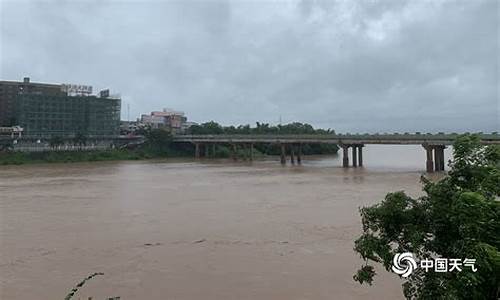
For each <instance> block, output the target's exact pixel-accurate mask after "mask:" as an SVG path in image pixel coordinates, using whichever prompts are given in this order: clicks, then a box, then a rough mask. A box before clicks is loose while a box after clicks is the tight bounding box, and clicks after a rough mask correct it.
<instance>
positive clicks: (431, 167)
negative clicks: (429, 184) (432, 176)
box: [422, 145, 434, 173]
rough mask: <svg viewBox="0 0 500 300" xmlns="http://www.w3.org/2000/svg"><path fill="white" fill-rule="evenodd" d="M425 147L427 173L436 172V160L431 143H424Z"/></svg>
mask: <svg viewBox="0 0 500 300" xmlns="http://www.w3.org/2000/svg"><path fill="white" fill-rule="evenodd" d="M422 146H423V147H424V149H425V152H426V155H427V161H426V163H425V165H426V170H427V173H432V172H434V162H433V161H432V147H431V146H429V145H422Z"/></svg>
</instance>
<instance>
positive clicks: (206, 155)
mask: <svg viewBox="0 0 500 300" xmlns="http://www.w3.org/2000/svg"><path fill="white" fill-rule="evenodd" d="M203 148H205V158H208V155H209V154H208V144H203Z"/></svg>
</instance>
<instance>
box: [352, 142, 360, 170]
mask: <svg viewBox="0 0 500 300" xmlns="http://www.w3.org/2000/svg"><path fill="white" fill-rule="evenodd" d="M351 148H352V166H353V167H355V168H357V167H358V155H357V148H358V146H356V145H352V146H351Z"/></svg>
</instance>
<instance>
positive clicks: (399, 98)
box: [0, 0, 500, 132]
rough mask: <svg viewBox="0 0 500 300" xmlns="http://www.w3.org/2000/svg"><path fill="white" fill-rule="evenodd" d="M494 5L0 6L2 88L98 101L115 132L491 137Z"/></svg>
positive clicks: (495, 88) (156, 1) (494, 120)
mask: <svg viewBox="0 0 500 300" xmlns="http://www.w3.org/2000/svg"><path fill="white" fill-rule="evenodd" d="M103 2H104V3H103ZM499 2H500V1H497V0H484V1H482V0H461V1H420V0H419V1H403V0H382V1H368V0H366V1H332V0H330V1H273V2H271V1H258V2H250V1H203V2H201V1H198V2H193V1H160V0H150V1H101V0H99V1H83V0H80V1H25V0H16V1H13V0H0V20H1V21H0V22H1V27H0V44H1V47H0V79H3V80H22V77H24V76H29V77H31V80H32V81H36V82H56V83H79V84H89V85H93V86H94V90H96V89H100V88H110V89H111V90H112V92H118V93H120V94H121V96H122V117H123V118H124V119H126V118H127V104H129V105H130V116H131V118H135V117H137V116H139V115H140V114H141V113H149V112H150V111H152V110H160V109H161V108H163V107H168V108H173V109H176V110H183V111H185V112H186V114H187V116H188V118H189V120H192V121H196V122H203V121H209V120H215V121H218V122H220V123H222V124H226V125H227V124H247V123H249V124H252V125H253V124H255V122H256V121H260V122H268V123H272V124H276V123H278V122H279V120H280V116H281V119H282V121H283V123H285V122H291V121H300V122H307V123H311V124H313V125H314V126H317V127H322V128H333V129H336V130H337V131H340V132H384V131H388V132H393V131H396V132H404V131H422V132H428V131H431V132H437V131H457V132H460V131H485V132H490V131H500V100H499V86H500V80H499V74H498V68H499V60H500V57H499V55H500V49H499V47H500V37H499V18H500V8H499Z"/></svg>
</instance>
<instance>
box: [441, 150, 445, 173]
mask: <svg viewBox="0 0 500 300" xmlns="http://www.w3.org/2000/svg"><path fill="white" fill-rule="evenodd" d="M444 149H446V146H441V150H440V152H441V171H444V166H445V164H446V162H445V161H444Z"/></svg>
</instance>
